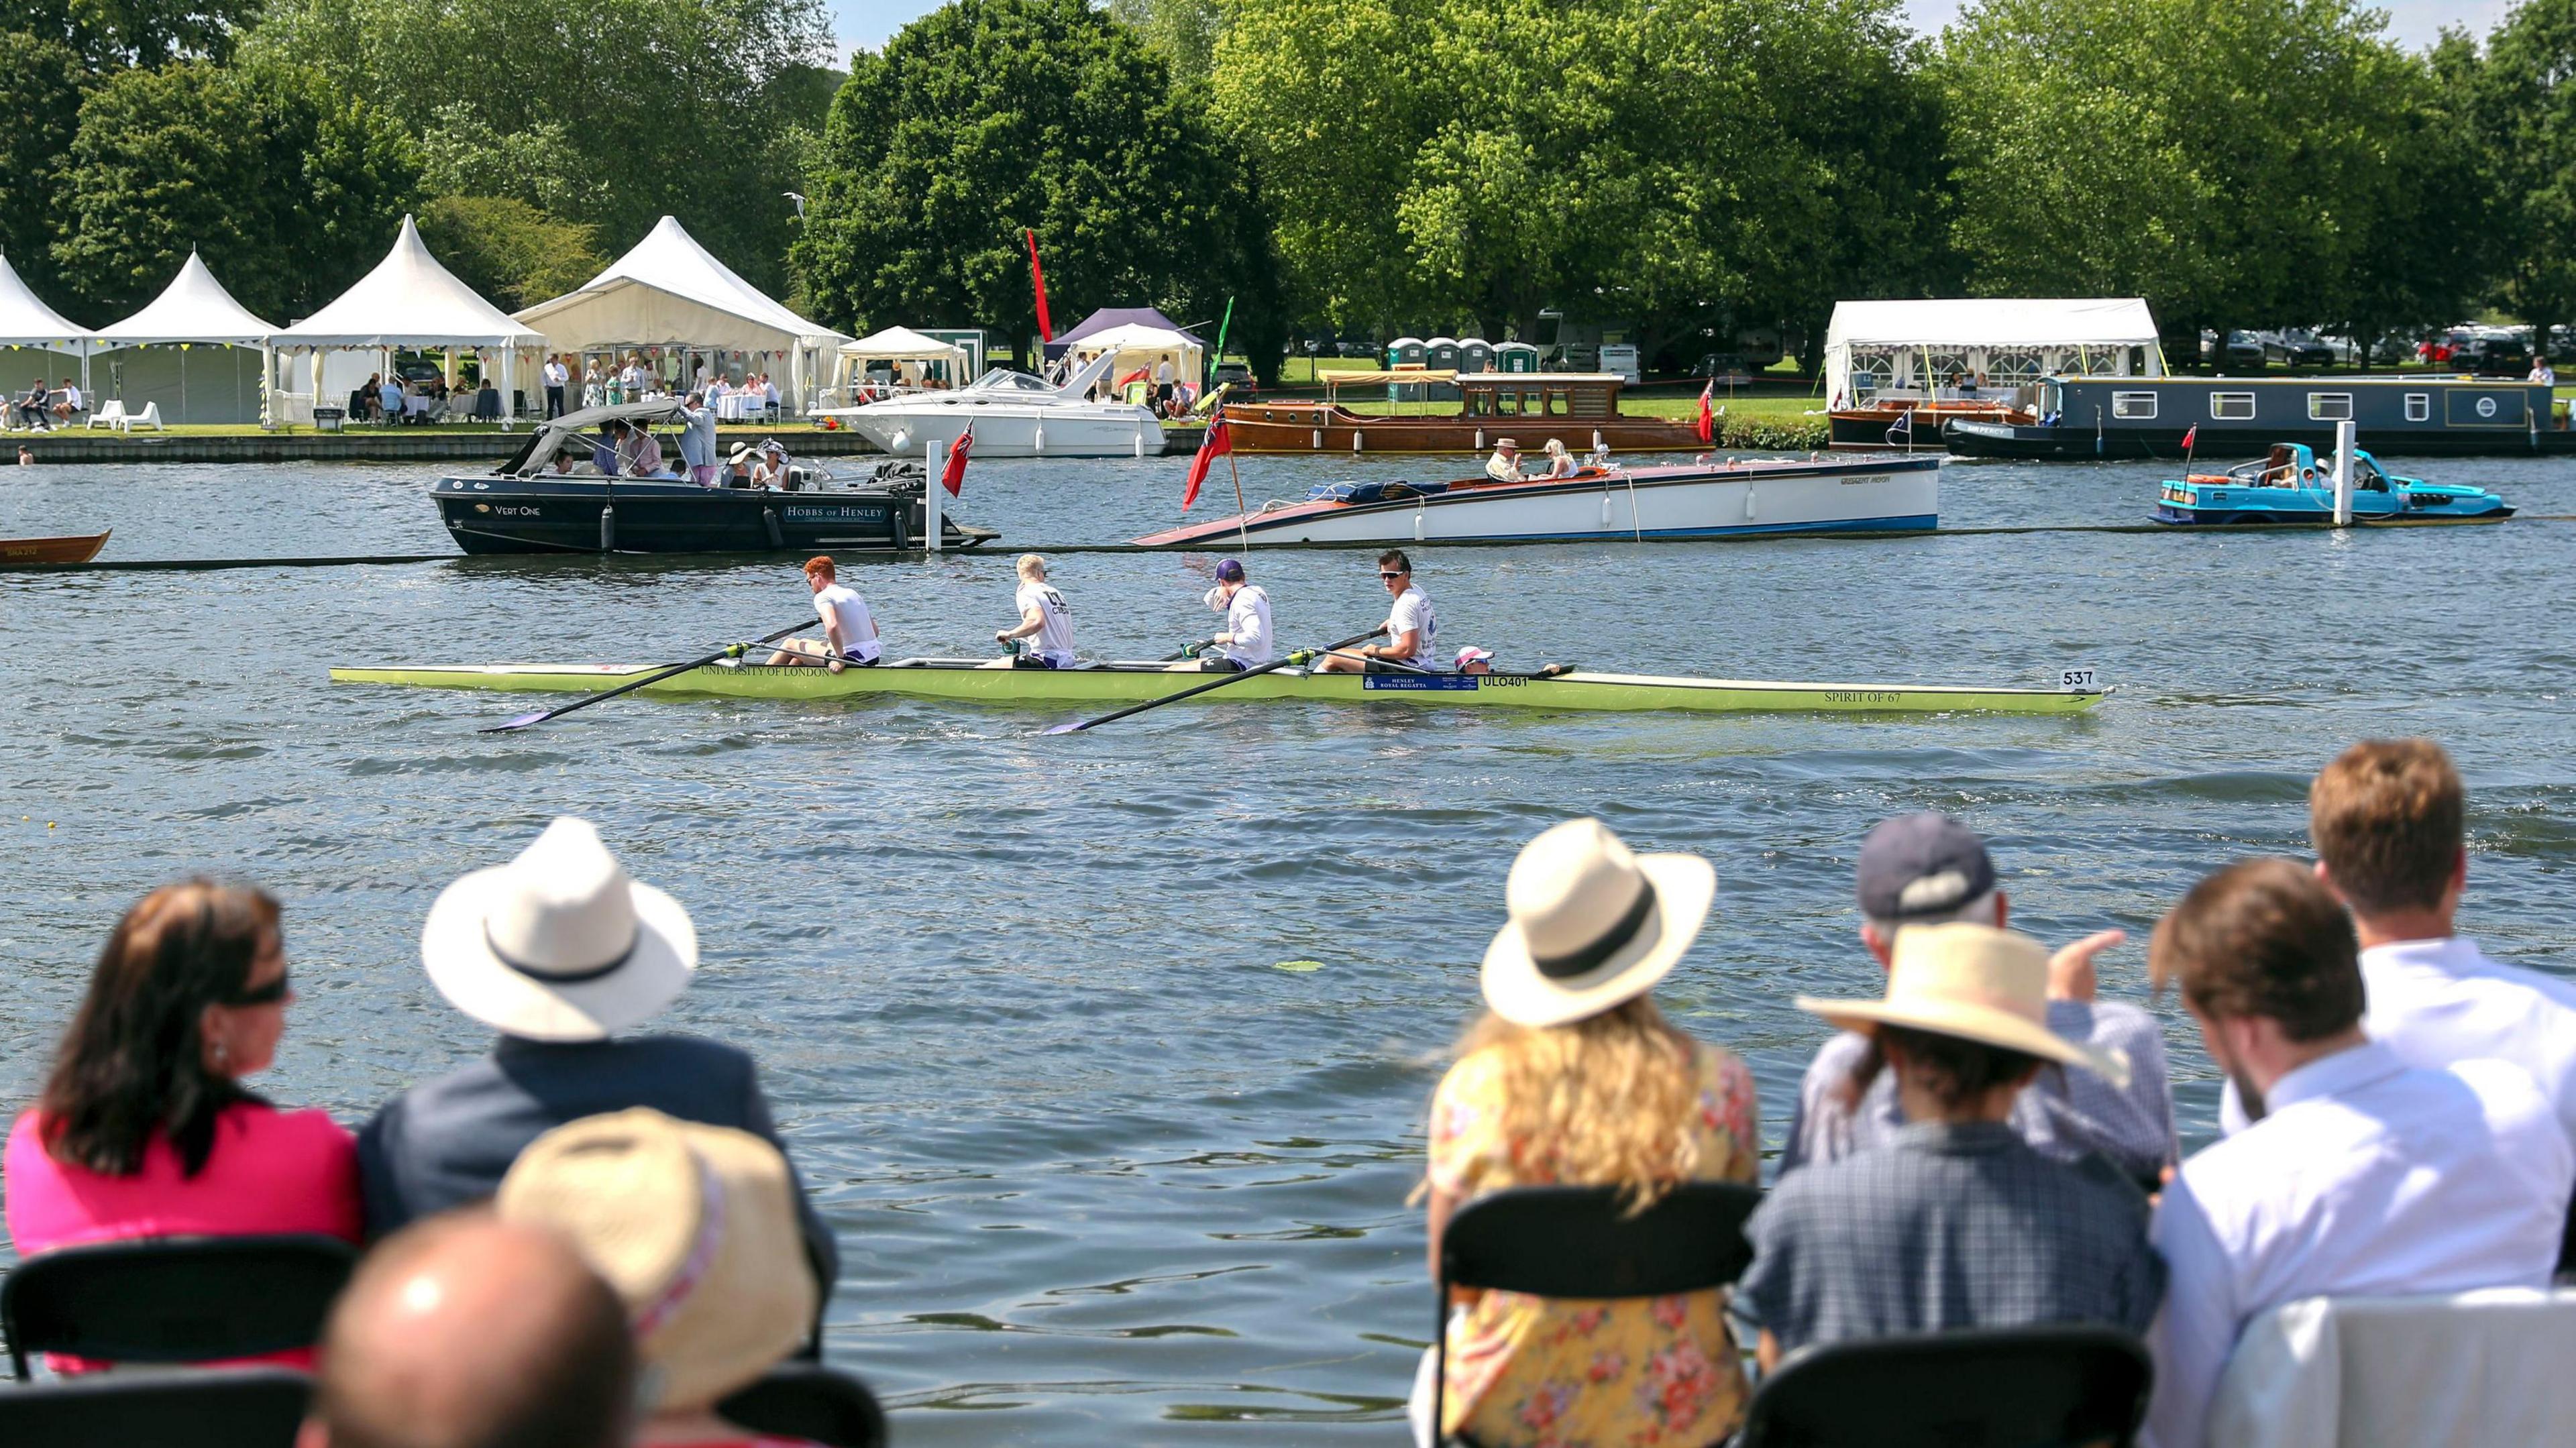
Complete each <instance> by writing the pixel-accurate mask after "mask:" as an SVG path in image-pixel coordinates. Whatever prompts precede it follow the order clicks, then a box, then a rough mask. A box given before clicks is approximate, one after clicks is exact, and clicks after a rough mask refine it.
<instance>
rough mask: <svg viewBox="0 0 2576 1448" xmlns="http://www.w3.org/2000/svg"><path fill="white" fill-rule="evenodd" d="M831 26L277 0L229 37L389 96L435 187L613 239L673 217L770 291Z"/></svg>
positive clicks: (652, 8) (367, 0) (596, 0)
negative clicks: (508, 204)
mask: <svg viewBox="0 0 2576 1448" xmlns="http://www.w3.org/2000/svg"><path fill="white" fill-rule="evenodd" d="M826 34H827V32H826V29H825V25H824V11H823V7H822V4H821V0H652V3H649V4H639V3H632V0H273V3H272V4H271V5H270V6H269V8H268V10H267V11H266V13H265V14H264V16H263V18H262V19H261V21H260V23H259V25H258V27H257V28H256V29H255V30H253V31H252V32H251V34H250V35H249V36H248V37H247V38H246V40H245V42H244V47H245V50H246V51H247V52H248V53H252V54H256V55H261V56H273V57H281V58H286V57H291V58H293V59H294V60H296V61H298V62H301V63H305V64H310V65H312V66H314V67H316V68H318V69H320V70H321V71H322V72H323V73H324V74H325V75H327V76H329V77H330V78H331V79H332V81H333V82H335V83H336V84H338V85H339V86H341V87H343V88H345V89H346V90H347V91H348V92H349V93H351V94H354V95H357V96H360V97H363V98H364V99H366V100H367V101H368V102H370V103H371V104H373V105H376V106H378V107H380V108H382V109H384V110H386V111H389V112H390V113H392V114H393V115H394V116H395V117H396V118H398V119H399V120H400V121H401V122H402V123H403V125H405V126H406V127H408V128H409V129H410V130H411V131H412V133H413V134H414V135H416V136H418V137H419V138H420V140H421V144H422V149H423V151H424V152H425V153H426V157H427V159H428V161H429V163H430V164H429V167H428V170H429V174H430V176H431V178H432V180H433V183H434V184H435V185H436V187H437V188H438V189H440V190H441V191H444V192H446V193H447V194H455V195H466V196H487V197H490V196H497V197H508V198H511V199H515V200H519V201H523V202H526V203H527V204H529V205H531V206H534V207H536V208H537V209H539V210H541V211H545V212H548V213H550V214H552V215H554V216H556V217H559V218H561V219H563V220H565V221H570V222H576V223H580V224H584V225H588V226H591V227H594V228H596V234H597V235H598V236H599V237H600V238H602V239H603V240H605V241H606V242H607V243H608V244H609V245H610V246H612V247H623V246H625V245H628V244H630V243H632V242H633V241H635V240H637V239H638V238H640V237H642V236H643V235H644V233H646V232H647V231H649V230H651V229H652V227H653V224H654V223H655V222H656V221H657V220H658V219H659V218H661V217H662V216H664V215H665V214H668V215H672V216H676V217H678V218H679V219H680V221H681V224H683V225H685V226H687V227H688V228H689V230H690V232H691V233H692V234H693V235H695V236H696V237H697V238H698V240H699V241H700V242H701V243H703V244H704V245H705V246H706V247H707V249H708V250H709V251H712V252H714V253H715V254H716V255H717V256H718V257H720V258H721V259H723V260H724V261H725V262H726V263H727V264H728V265H730V266H731V267H733V268H734V269H735V270H736V271H738V272H740V273H742V275H743V276H744V278H745V279H747V280H749V281H750V282H751V283H752V284H753V285H755V286H758V287H761V288H763V289H764V290H767V291H770V292H772V293H773V294H775V293H776V292H777V291H779V290H781V289H782V288H783V285H784V283H785V279H786V277H785V268H784V257H785V254H786V249H787V244H788V241H789V240H790V238H791V236H792V234H793V228H794V222H795V214H796V213H795V207H794V204H793V203H792V202H790V201H789V200H788V199H787V198H786V197H785V196H784V195H782V194H781V193H784V192H790V191H801V190H803V189H804V188H803V186H802V184H801V183H802V180H803V176H802V173H801V172H800V171H799V170H798V169H797V163H798V161H799V159H800V158H801V157H802V155H803V154H804V150H803V146H804V144H805V143H804V141H803V140H802V139H800V138H799V136H798V135H797V134H796V132H797V129H798V128H799V127H819V126H820V124H821V122H822V116H821V113H820V111H819V109H816V107H817V106H818V105H819V98H820V95H821V94H822V91H821V87H820V86H819V85H818V84H817V79H818V76H829V75H830V74H831V73H830V72H827V71H822V70H821V69H820V67H818V66H817V65H815V64H814V62H815V61H816V60H817V59H818V58H819V57H821V56H822V55H823V54H824V53H825V46H826V45H827V43H828V42H827V39H826ZM460 77H471V84H470V85H469V84H460V83H459V78H460Z"/></svg>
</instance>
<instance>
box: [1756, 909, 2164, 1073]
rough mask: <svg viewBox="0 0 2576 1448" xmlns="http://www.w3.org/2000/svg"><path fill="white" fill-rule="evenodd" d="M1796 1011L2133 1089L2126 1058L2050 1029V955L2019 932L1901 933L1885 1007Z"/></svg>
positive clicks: (1912, 929) (1971, 928) (1809, 1006)
mask: <svg viewBox="0 0 2576 1448" xmlns="http://www.w3.org/2000/svg"><path fill="white" fill-rule="evenodd" d="M1797 1006H1798V1009H1800V1010H1802V1011H1805V1012H1807V1013H1809V1014H1810V1015H1817V1016H1822V1017H1824V1019H1825V1020H1826V1021H1827V1022H1828V1023H1829V1024H1832V1025H1835V1026H1839V1027H1841V1028H1842V1029H1844V1030H1846V1031H1858V1032H1860V1033H1862V1034H1863V1035H1867V1034H1869V1033H1870V1032H1871V1031H1872V1030H1874V1029H1875V1028H1877V1027H1879V1026H1901V1027H1904V1028H1906V1029H1908V1030H1916V1031H1929V1032H1931V1033H1932V1034H1934V1035H1936V1036H1955V1037H1957V1038H1959V1039H1961V1040H1964V1041H1976V1042H1979V1043H1981V1044H1984V1045H1988V1046H2001V1047H2003V1048H2004V1049H2006V1050H2010V1051H2019V1052H2021V1053H2022V1054H2023V1055H2026V1056H2037V1057H2039V1058H2040V1059H2041V1060H2043V1061H2055V1062H2057V1063H2058V1064H2059V1065H2062V1066H2081V1067H2083V1068H2084V1069H2085V1070H2088V1071H2090V1072H2092V1073H2093V1074H2094V1075H2096V1076H2099V1077H2101V1078H2102V1079H2103V1080H2105V1081H2108V1082H2110V1083H2111V1084H2112V1085H2114V1086H2123V1087H2125V1086H2127V1085H2128V1084H2129V1058H2128V1057H2127V1055H2125V1054H2124V1053H2122V1052H2120V1051H2117V1050H2108V1051H2096V1050H2093V1049H2091V1048H2090V1047H2086V1046H2079V1045H2077V1044H2075V1043H2074V1042H2072V1041H2069V1040H2066V1039H2065V1038H2064V1037H2061V1036H2059V1035H2058V1034H2057V1033H2056V1032H2055V1031H2052V1030H2050V1029H2049V1028H2048V947H2046V946H2044V945H2042V944H2040V943H2039V942H2038V941H2036V940H2033V939H2031V938H2030V937H2029V936H2027V935H2023V934H2020V933H2019V932H2017V931H2011V930H1998V929H1996V928H1995V927H1994V926H1991V925H1974V924H1970V923H1968V922H1966V921H1953V922H1951V923H1949V924H1946V925H1909V926H1906V927H1905V928H1904V929H1902V930H1899V931H1898V932H1896V948H1895V951H1894V956H1893V958H1892V959H1891V960H1890V961H1889V962H1888V967H1887V995H1886V998H1885V999H1883V1000H1874V1001H1849V1000H1820V999H1818V998H1816V997H1814V996H1800V997H1798V998H1797Z"/></svg>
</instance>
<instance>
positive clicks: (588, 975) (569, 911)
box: [358, 816, 840, 1298]
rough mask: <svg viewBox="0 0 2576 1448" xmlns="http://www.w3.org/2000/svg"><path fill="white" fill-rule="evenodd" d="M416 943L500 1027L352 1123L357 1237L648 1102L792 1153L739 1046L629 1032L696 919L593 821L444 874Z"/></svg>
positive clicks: (829, 1265) (384, 1229) (817, 1259)
mask: <svg viewBox="0 0 2576 1448" xmlns="http://www.w3.org/2000/svg"><path fill="white" fill-rule="evenodd" d="M420 954H421V962H422V964H423V965H424V966H426V967H427V969H428V972H429V981H430V984H431V985H433V986H436V987H437V988H438V993H439V994H440V995H442V996H444V997H446V998H447V1002H448V1004H450V1005H452V1006H454V1007H456V1008H457V1009H458V1010H460V1011H463V1012H464V1013H465V1014H466V1015H468V1016H471V1017H473V1018H474V1019H476V1020H478V1021H481V1022H482V1023H483V1024H485V1025H487V1026H490V1027H492V1028H493V1029H494V1030H496V1031H498V1032H500V1039H499V1040H498V1041H497V1042H495V1043H494V1045H493V1047H492V1050H491V1053H490V1054H489V1055H487V1056H484V1057H483V1058H482V1059H480V1060H477V1061H474V1062H471V1063H470V1064H467V1065H465V1066H461V1067H459V1068H457V1069H456V1070H454V1071H451V1072H449V1073H448V1074H447V1075H445V1076H442V1077H440V1078H439V1079H437V1080H435V1081H428V1082H424V1083H422V1084H420V1085H418V1086H414V1087H412V1088H411V1089H409V1090H407V1091H405V1092H403V1093H402V1094H400V1095H398V1096H396V1097H394V1098H393V1099H392V1100H390V1101H388V1102H386V1103H385V1104H384V1105H383V1106H381V1107H379V1108H377V1111H376V1114H375V1117H374V1119H372V1120H370V1121H369V1122H368V1123H367V1124H366V1126H365V1127H364V1128H362V1129H361V1130H360V1131H359V1133H358V1169H359V1178H360V1182H361V1184H362V1186H363V1188H364V1191H365V1202H366V1219H367V1232H368V1235H369V1237H371V1238H374V1237H382V1236H384V1235H386V1234H388V1233H391V1232H395V1231H399V1230H401V1229H402V1228H403V1227H404V1226H405V1225H407V1224H409V1223H410V1222H411V1221H413V1220H414V1219H416V1218H419V1217H424V1216H428V1215H431V1214H433V1213H436V1212H443V1211H446V1210H447V1209H448V1208H450V1207H456V1206H462V1205H464V1204H465V1203H467V1202H471V1201H475V1200H477V1199H479V1198H482V1197H488V1196H490V1195H491V1194H492V1193H493V1191H494V1190H495V1189H496V1188H498V1187H499V1186H500V1184H501V1178H502V1175H503V1174H504V1173H506V1172H507V1171H509V1169H510V1163H511V1162H512V1161H514V1160H516V1159H517V1158H518V1155H519V1153H520V1152H521V1151H522V1150H524V1149H525V1148H526V1147H527V1145H528V1143H529V1142H532V1141H534V1140H536V1139H537V1138H538V1137H539V1136H542V1135H544V1134H545V1133H546V1132H548V1131H551V1130H553V1129H554V1128H556V1127H558V1126H561V1125H563V1124H564V1123H566V1122H568V1121H578V1120H580V1119H581V1118H583V1117H585V1116H597V1115H599V1114H600V1113H602V1112H607V1111H623V1110H626V1109H628V1108H629V1107H635V1106H650V1107H652V1108H653V1109H655V1110H657V1111H660V1112H663V1113H665V1114H666V1115H670V1116H676V1117H678V1118H680V1119H681V1120H683V1121H696V1122H701V1123H704V1124H705V1125H708V1126H730V1127H734V1128H737V1129H739V1130H743V1131H748V1132H750V1133H751V1134H752V1135H754V1136H757V1137H759V1138H761V1139H762V1140H764V1141H766V1142H768V1143H769V1144H770V1145H772V1146H775V1147H778V1148H779V1149H780V1150H781V1151H782V1152H783V1151H785V1150H786V1147H785V1144H784V1143H783V1142H781V1141H780V1140H779V1136H778V1128H777V1126H776V1125H774V1124H773V1122H772V1120H771V1117H770V1111H769V1100H768V1098H767V1097H766V1096H765V1095H763V1094H762V1092H761V1089H760V1080H759V1074H758V1072H757V1071H756V1070H755V1069H754V1067H753V1065H752V1060H751V1057H750V1056H749V1055H748V1054H746V1053H745V1052H743V1051H741V1050H739V1049H737V1048H735V1047H733V1046H728V1045H724V1044H722V1043H720V1042H716V1041H710V1040H705V1039H702V1038H699V1037H695V1036H680V1035H643V1034H635V1033H634V1031H635V1028H636V1027H638V1026H641V1025H643V1024H644V1022H646V1021H648V1020H650V1019H652V1017H653V1016H654V1015H655V1014H656V1013H657V1012H659V1011H661V1010H662V1009H663V1008H664V1007H666V1006H668V1005H669V1004H670V1003H671V1002H672V1001H674V1000H676V999H678V998H679V995H680V993H681V992H682V991H684V990H687V989H688V987H689V982H690V980H691V979H692V978H693V977H694V976H695V975H696V974H697V968H698V932H697V928H696V927H695V926H694V925H692V924H690V922H689V912H688V910H687V909H686V908H685V907H683V906H682V905H681V904H680V902H679V901H677V900H674V899H672V898H671V897H670V896H669V895H666V894H664V893H663V892H661V891H659V890H656V889H654V888H653V887H652V886H650V885H644V884H640V883H638V882H636V881H635V880H633V879H631V878H629V877H628V875H627V873H626V868H625V867H624V866H623V865H620V864H619V863H618V862H617V857H616V856H614V855H612V854H610V853H609V852H608V847H607V846H606V845H605V844H602V843H601V842H600V838H599V831H598V830H596V829H594V828H592V826H591V824H590V822H589V821H588V820H582V819H575V818H572V817H571V816H563V817H560V818H558V819H556V820H555V822H554V823H552V824H550V825H548V826H546V829H545V832H544V833H543V834H541V835H539V836H537V838H536V839H535V840H534V841H533V842H532V843H530V844H529V846H528V847H527V848H526V849H524V850H522V851H520V852H519V854H518V856H517V858H515V859H512V860H511V861H510V862H509V863H507V864H504V865H498V866H494V867H492V868H489V869H482V870H476V871H473V872H472V873H470V874H467V875H465V876H464V877H462V878H461V879H459V880H457V881H456V882H455V883H454V884H452V885H449V886H448V887H447V889H446V890H444V891H442V892H441V893H440V894H439V897H438V900H437V903H435V904H433V905H432V906H430V910H429V919H428V921H427V923H426V924H424V925H423V926H422V927H421V935H420ZM790 1160H791V1162H792V1161H793V1157H792V1156H791V1157H790ZM796 1203H797V1213H798V1225H799V1226H800V1227H801V1228H802V1229H803V1232H804V1238H805V1254H806V1259H807V1262H808V1263H809V1264H810V1265H811V1266H812V1267H813V1269H814V1275H815V1280H816V1281H817V1282H819V1283H820V1284H821V1285H822V1287H823V1289H824V1295H825V1296H826V1297H827V1298H828V1297H829V1295H830V1288H831V1284H832V1283H833V1281H834V1280H835V1279H836V1278H837V1277H838V1276H839V1274H840V1252H839V1249H838V1247H837V1246H836V1245H835V1244H834V1242H833V1239H832V1230H831V1228H830V1227H829V1226H827V1225H825V1224H824V1222H823V1219H822V1217H821V1215H820V1214H819V1213H817V1212H816V1211H815V1210H814V1206H813V1203H812V1202H811V1201H809V1200H807V1198H806V1196H805V1194H804V1193H803V1192H802V1191H801V1190H800V1191H798V1192H797V1194H796Z"/></svg>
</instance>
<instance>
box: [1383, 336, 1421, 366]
mask: <svg viewBox="0 0 2576 1448" xmlns="http://www.w3.org/2000/svg"><path fill="white" fill-rule="evenodd" d="M1386 365H1387V366H1388V367H1389V368H1396V367H1419V366H1421V365H1422V339H1421V338H1420V337H1398V338H1396V339H1395V340H1394V341H1392V342H1389V343H1387V344H1386Z"/></svg>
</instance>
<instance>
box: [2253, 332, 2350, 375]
mask: <svg viewBox="0 0 2576 1448" xmlns="http://www.w3.org/2000/svg"><path fill="white" fill-rule="evenodd" d="M2263 360H2264V361H2265V362H2278V363H2280V364H2281V365H2283V366H2285V367H2331V366H2333V365H2334V364H2335V350H2334V348H2333V347H2331V346H2329V345H2327V344H2326V342H2325V341H2324V340H2323V339H2322V338H2320V337H2318V336H2317V334H2316V333H2314V332H2310V331H2306V330H2304V329H2302V328H2296V327H2293V328H2291V329H2289V330H2287V331H2282V332H2266V333H2264V334H2263Z"/></svg>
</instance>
